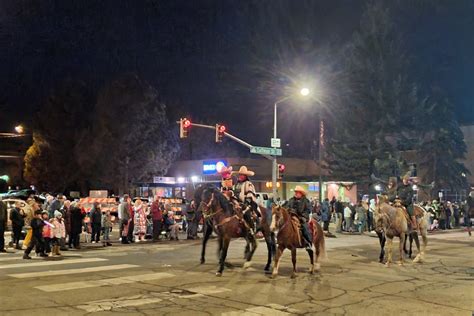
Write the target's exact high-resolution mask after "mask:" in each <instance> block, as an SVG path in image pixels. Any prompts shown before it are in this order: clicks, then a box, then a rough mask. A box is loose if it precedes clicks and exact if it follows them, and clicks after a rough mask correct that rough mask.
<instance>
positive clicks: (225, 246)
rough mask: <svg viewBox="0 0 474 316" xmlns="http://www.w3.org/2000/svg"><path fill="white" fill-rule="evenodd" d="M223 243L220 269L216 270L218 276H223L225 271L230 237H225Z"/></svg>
mask: <svg viewBox="0 0 474 316" xmlns="http://www.w3.org/2000/svg"><path fill="white" fill-rule="evenodd" d="M221 243H222V248H221V251H220V258H219V269H218V270H217V272H216V276H222V272H223V271H224V265H225V259H226V257H227V250H228V249H229V243H230V238H228V237H223V238H222V241H221Z"/></svg>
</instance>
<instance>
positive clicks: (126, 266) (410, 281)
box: [0, 231, 474, 316]
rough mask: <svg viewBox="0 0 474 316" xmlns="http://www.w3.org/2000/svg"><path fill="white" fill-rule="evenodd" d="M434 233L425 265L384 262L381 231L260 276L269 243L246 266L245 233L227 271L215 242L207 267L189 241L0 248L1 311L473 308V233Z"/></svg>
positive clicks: (400, 311)
mask: <svg viewBox="0 0 474 316" xmlns="http://www.w3.org/2000/svg"><path fill="white" fill-rule="evenodd" d="M429 238H430V239H429V244H428V250H427V255H426V263H424V264H413V263H411V262H407V263H406V264H405V265H404V266H398V265H396V264H394V265H393V266H392V267H389V268H387V267H385V266H384V265H382V264H379V263H378V262H377V258H378V250H379V248H378V240H377V239H376V238H373V237H370V236H368V235H365V236H360V235H340V234H338V238H328V239H326V246H327V249H328V251H327V252H328V258H329V260H327V261H325V262H323V264H322V268H321V272H320V273H319V274H315V275H309V274H307V273H306V270H307V268H308V266H309V262H308V258H307V255H306V252H305V251H304V250H299V252H298V268H299V274H298V277H297V278H296V279H290V273H291V260H290V259H291V258H290V257H291V256H290V253H289V252H285V254H284V258H283V261H282V264H281V266H280V275H279V276H278V277H277V278H276V279H270V278H269V276H268V275H265V274H264V273H263V266H264V262H265V261H266V247H265V243H264V242H260V243H259V248H258V249H257V252H256V255H255V258H254V263H253V265H252V267H251V268H249V269H248V270H243V269H242V268H241V267H242V264H243V259H242V256H243V250H244V243H243V241H242V240H236V241H233V242H232V243H231V246H230V251H229V255H228V261H229V262H231V263H232V264H234V265H235V267H234V268H232V269H226V270H225V271H224V275H223V276H222V277H220V278H219V277H216V276H215V271H216V267H217V259H216V255H215V254H216V242H215V240H211V241H210V243H209V247H208V252H207V253H208V256H207V262H206V264H204V265H200V264H199V253H200V249H201V247H200V241H186V240H183V241H175V242H172V241H164V242H159V243H153V244H152V243H135V244H132V245H119V244H118V243H114V245H113V246H112V247H107V248H103V247H101V246H100V245H96V244H94V245H91V244H88V245H87V246H86V247H84V248H83V249H82V250H76V251H67V252H63V257H62V258H49V259H47V260H42V259H39V258H37V257H34V258H33V260H30V261H26V260H22V259H21V255H22V253H9V254H0V293H1V295H0V315H3V316H6V315H85V314H89V313H99V312H100V315H109V314H112V313H113V314H116V315H120V314H124V315H125V314H127V315H223V316H230V315H290V314H307V315H314V314H321V315H328V314H341V315H346V314H347V315H472V311H473V309H474V307H473V302H474V283H473V281H474V264H473V263H474V252H473V251H472V249H473V245H474V238H472V237H471V238H469V237H468V236H467V233H465V232H460V231H457V232H450V233H439V234H435V235H430V236H429ZM397 247H398V241H396V242H395V243H394V249H396V248H397ZM10 251H12V252H13V250H10ZM32 255H34V253H33V254H32ZM394 259H395V260H398V254H397V253H395V252H394Z"/></svg>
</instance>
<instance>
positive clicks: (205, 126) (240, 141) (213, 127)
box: [176, 121, 276, 176]
mask: <svg viewBox="0 0 474 316" xmlns="http://www.w3.org/2000/svg"><path fill="white" fill-rule="evenodd" d="M176 123H178V124H179V123H180V121H177V122H176ZM191 126H192V127H200V128H207V129H211V130H214V131H215V130H216V126H211V125H205V124H196V123H191ZM224 135H225V136H226V137H228V138H230V139H232V140H233V141H235V142H237V143H239V144H241V145H243V146H245V147H247V148H249V149H250V148H252V147H254V146H253V145H251V144H249V143H247V142H246V141H244V140H243V139H241V138H238V137H237V136H234V135H232V134H230V133H227V132H224ZM258 155H260V156H262V157H265V158H267V159H268V160H272V161H273V160H274V158H273V156H269V155H264V154H258ZM275 162H276V160H275ZM275 176H276V170H275Z"/></svg>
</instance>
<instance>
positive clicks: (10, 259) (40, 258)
mask: <svg viewBox="0 0 474 316" xmlns="http://www.w3.org/2000/svg"><path fill="white" fill-rule="evenodd" d="M71 257H74V258H82V255H79V254H67V255H64V256H62V258H71ZM31 258H32V259H33V260H41V261H44V259H43V258H42V257H35V256H32V257H31ZM58 258H60V257H58ZM13 260H23V252H22V253H21V255H20V256H11V257H5V258H2V257H0V262H3V261H13Z"/></svg>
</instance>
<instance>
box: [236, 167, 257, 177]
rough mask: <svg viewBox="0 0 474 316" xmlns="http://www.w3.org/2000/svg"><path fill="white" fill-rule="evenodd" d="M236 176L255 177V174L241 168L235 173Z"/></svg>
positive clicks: (245, 168)
mask: <svg viewBox="0 0 474 316" xmlns="http://www.w3.org/2000/svg"><path fill="white" fill-rule="evenodd" d="M237 173H238V174H243V175H245V176H249V177H253V176H254V175H255V172H253V171H251V170H248V169H247V166H242V167H240V169H239V171H237Z"/></svg>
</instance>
